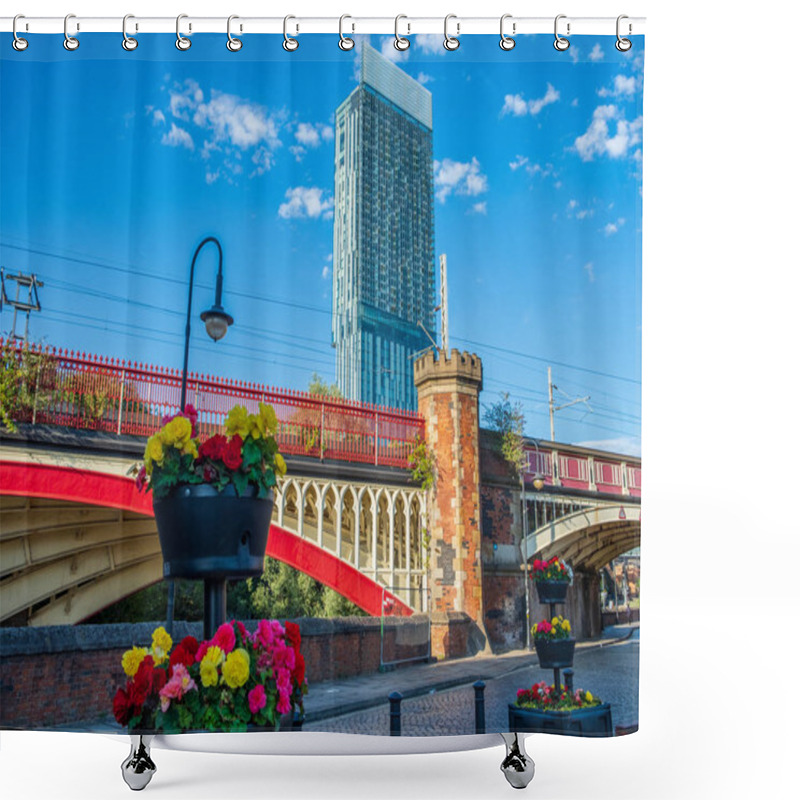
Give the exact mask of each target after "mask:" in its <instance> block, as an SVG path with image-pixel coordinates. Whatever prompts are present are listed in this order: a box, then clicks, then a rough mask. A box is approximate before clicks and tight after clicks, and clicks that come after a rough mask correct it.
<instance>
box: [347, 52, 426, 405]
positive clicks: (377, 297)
mask: <svg viewBox="0 0 800 800" xmlns="http://www.w3.org/2000/svg"><path fill="white" fill-rule="evenodd" d="M432 124H433V123H432V102H431V93H430V92H429V91H428V90H427V89H425V88H424V87H423V86H422V85H421V84H420V83H418V82H417V81H415V80H414V79H413V78H411V77H410V76H409V75H407V74H406V73H405V72H403V70H401V69H400V68H399V67H397V66H395V65H394V64H393V63H392V62H391V61H389V60H388V59H386V58H384V57H383V56H381V55H380V54H379V53H378V52H377V51H376V50H374V49H373V48H371V47H370V46H369V45H365V46H364V49H363V51H362V65H361V80H360V82H359V85H358V86H357V87H356V88H355V89H354V90H353V92H352V93H351V94H350V95H349V96H348V97H347V99H346V100H345V101H344V102H343V103H342V104H341V105H340V106H339V107H338V108H337V110H336V173H335V183H336V188H335V213H334V247H333V346H334V347H335V348H336V382H337V384H338V385H339V388H340V389H341V390H342V392H343V394H344V396H345V397H348V398H351V399H354V400H361V401H362V402H368V403H376V404H379V405H386V406H391V407H393V408H405V409H416V407H417V394H416V390H415V388H414V369H413V362H414V359H413V356H414V354H416V353H419V352H420V351H421V350H424V349H425V348H426V347H427V346H428V345H430V340H429V339H428V337H427V335H426V334H425V331H424V330H423V327H422V326H424V328H425V329H427V330H428V331H429V332H430V333H431V335H435V331H434V324H435V323H434V298H435V292H436V286H435V272H434V241H433V138H432V135H433V130H432Z"/></svg>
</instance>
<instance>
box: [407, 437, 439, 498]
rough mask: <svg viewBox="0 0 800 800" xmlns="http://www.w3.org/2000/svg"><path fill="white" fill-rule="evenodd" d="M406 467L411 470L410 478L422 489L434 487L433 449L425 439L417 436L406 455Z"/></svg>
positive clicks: (426, 489) (434, 466)
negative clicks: (407, 455) (409, 452)
mask: <svg viewBox="0 0 800 800" xmlns="http://www.w3.org/2000/svg"><path fill="white" fill-rule="evenodd" d="M408 468H409V469H410V470H411V480H413V481H414V482H415V483H418V484H419V485H420V487H421V488H422V490H423V491H425V492H427V491H428V489H434V488H435V485H436V464H435V457H434V455H433V451H432V450H431V449H430V448H429V447H428V445H427V443H426V441H425V440H424V439H422V438H421V437H417V440H416V441H415V442H414V449H413V450H412V451H411V454H410V455H409V457H408Z"/></svg>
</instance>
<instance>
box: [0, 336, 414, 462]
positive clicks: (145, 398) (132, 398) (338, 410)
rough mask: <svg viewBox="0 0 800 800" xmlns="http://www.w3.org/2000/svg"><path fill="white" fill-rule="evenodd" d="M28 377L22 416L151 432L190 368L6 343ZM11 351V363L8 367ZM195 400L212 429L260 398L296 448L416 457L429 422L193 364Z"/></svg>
mask: <svg viewBox="0 0 800 800" xmlns="http://www.w3.org/2000/svg"><path fill="white" fill-rule="evenodd" d="M0 346H2V347H3V349H4V355H5V354H6V353H8V352H9V349H11V351H12V352H13V353H14V354H15V356H16V358H17V362H18V364H20V365H23V364H24V365H25V367H24V369H22V368H21V370H20V372H21V378H20V380H21V381H22V383H24V384H25V385H24V386H22V385H21V388H20V395H21V396H22V395H23V394H24V395H25V396H26V397H28V398H29V402H27V403H26V404H25V403H23V404H20V407H19V408H17V409H16V414H15V417H16V418H17V419H18V421H20V422H30V423H33V424H44V425H63V426H65V427H70V428H81V429H87V430H98V431H108V432H112V433H116V434H131V435H134V436H150V435H151V434H153V433H155V431H157V430H158V429H159V428H160V427H161V420H162V418H163V417H164V416H165V415H168V414H174V413H175V412H176V411H178V410H179V408H180V391H181V372H180V370H177V369H168V368H165V367H154V366H146V365H142V364H136V363H131V362H125V361H121V360H119V359H111V358H103V357H102V356H96V355H87V354H86V353H75V352H72V351H66V350H47V349H43V350H42V349H37V348H35V347H32V348H30V349H29V350H25V349H24V348H23V347H22V346H21V345H14V344H11V343H3V342H2V340H0ZM6 361H7V359H5V358H4V367H3V368H4V369H5V368H6V366H5V362H6ZM186 400H187V402H188V403H191V404H192V405H193V406H194V407H195V408H196V409H197V412H198V426H199V428H200V433H201V435H202V436H209V435H211V434H212V433H215V432H217V431H218V430H220V429H221V427H222V424H223V422H224V420H225V417H226V415H227V413H228V411H230V409H231V408H233V406H235V405H241V406H244V407H245V408H247V409H248V411H251V412H253V411H256V410H257V408H258V403H259V402H264V403H268V404H269V405H271V406H272V407H273V408H274V409H275V412H276V414H277V416H278V421H279V423H280V424H279V427H278V434H277V440H278V444H279V445H280V448H281V452H283V453H285V454H290V455H303V456H311V457H314V458H319V459H322V458H331V459H339V460H345V461H359V462H363V463H368V464H375V465H382V466H392V467H407V466H408V456H409V455H410V453H411V451H412V450H413V448H414V443H415V441H416V440H417V439H418V438H422V437H423V436H424V434H425V422H424V420H423V419H422V417H421V416H419V415H418V414H416V413H415V412H412V411H402V410H398V409H390V408H385V407H383V406H373V405H370V404H368V403H358V402H354V401H350V400H341V399H335V398H329V397H321V396H319V395H312V394H309V393H308V392H299V391H290V390H286V389H275V388H272V387H269V386H263V385H260V384H256V383H248V382H244V381H235V380H228V379H225V378H214V377H208V376H205V375H196V374H194V373H190V374H189V375H188V378H187V391H186Z"/></svg>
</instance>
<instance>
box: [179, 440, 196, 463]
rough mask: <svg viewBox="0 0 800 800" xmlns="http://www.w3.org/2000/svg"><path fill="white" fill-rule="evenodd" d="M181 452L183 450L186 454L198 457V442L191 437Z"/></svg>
mask: <svg viewBox="0 0 800 800" xmlns="http://www.w3.org/2000/svg"><path fill="white" fill-rule="evenodd" d="M181 452H183V453H184V454H188V455H190V456H191V457H192V458H194V459H196V458H197V456H198V453H197V442H195V440H194V439H190V440H189V441H188V443H187V444H186V445H185V447H184V448H183V450H182V451H181Z"/></svg>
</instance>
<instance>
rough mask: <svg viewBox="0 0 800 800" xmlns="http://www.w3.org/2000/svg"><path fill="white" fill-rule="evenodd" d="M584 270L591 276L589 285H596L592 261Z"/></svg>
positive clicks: (585, 265)
mask: <svg viewBox="0 0 800 800" xmlns="http://www.w3.org/2000/svg"><path fill="white" fill-rule="evenodd" d="M583 268H584V269H585V270H586V274H587V275H588V276H589V283H594V264H593V263H592V262H591V261H590V262H589V263H588V264H584V266H583Z"/></svg>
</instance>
